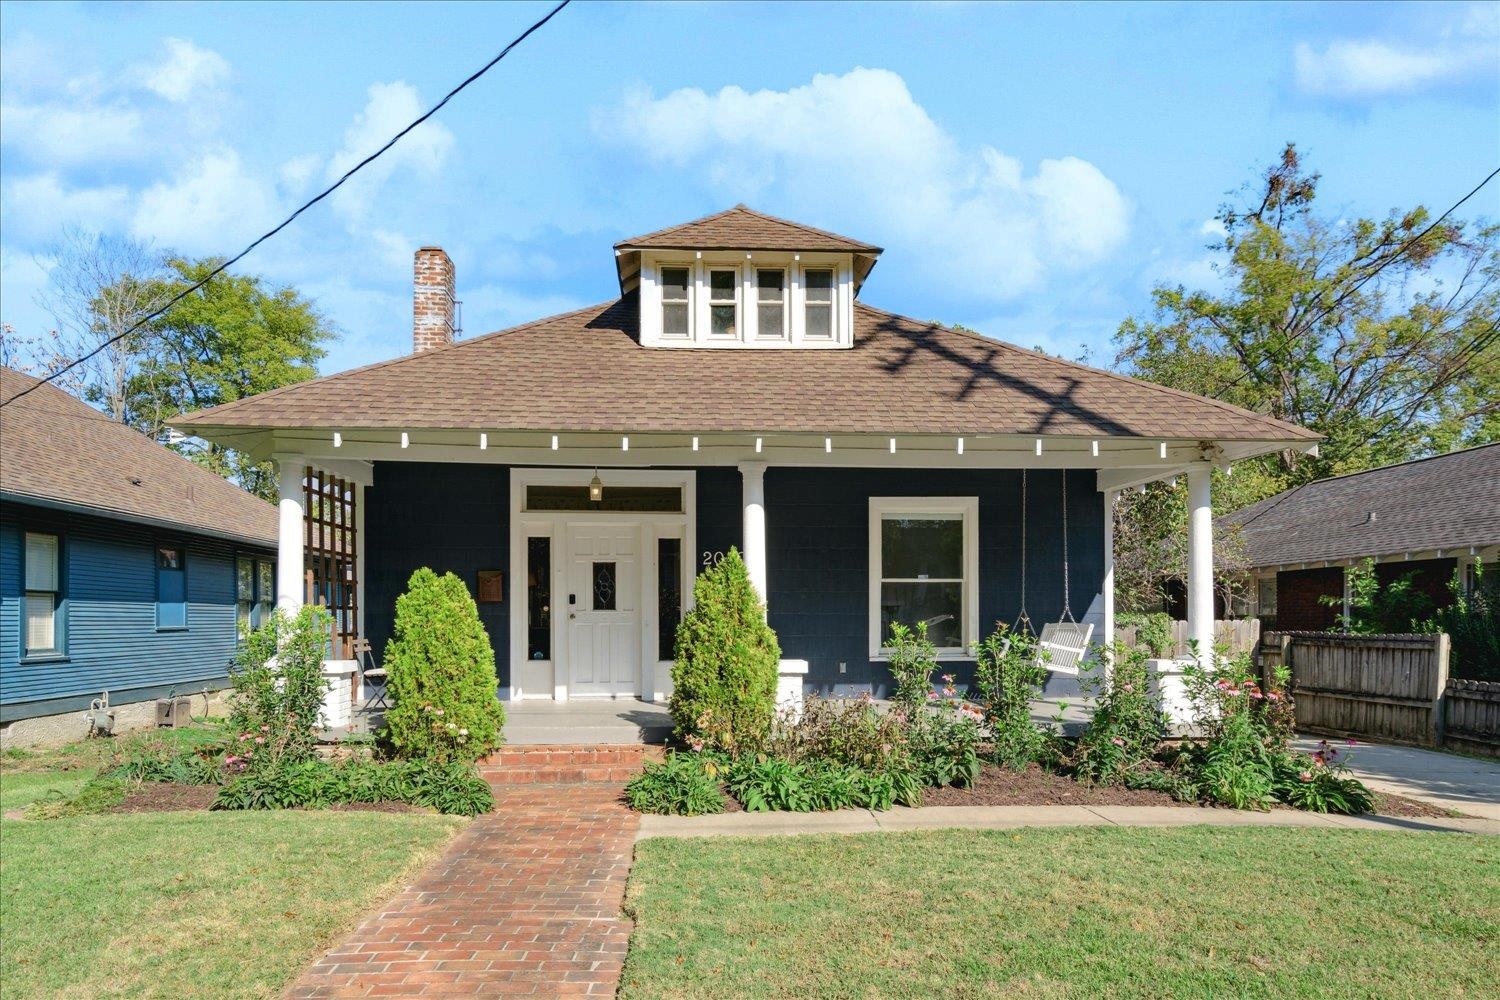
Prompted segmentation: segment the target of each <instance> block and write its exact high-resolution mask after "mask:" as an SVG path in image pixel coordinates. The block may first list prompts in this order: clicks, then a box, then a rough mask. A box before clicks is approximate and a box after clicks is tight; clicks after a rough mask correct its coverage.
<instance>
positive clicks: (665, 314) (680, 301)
mask: <svg viewBox="0 0 1500 1000" xmlns="http://www.w3.org/2000/svg"><path fill="white" fill-rule="evenodd" d="M661 275H662V280H661V331H662V335H663V336H670V337H686V336H689V335H690V334H691V333H692V327H691V325H690V324H691V320H690V318H689V317H690V312H689V309H688V299H689V296H690V295H691V291H690V288H691V285H692V281H693V272H692V270H691V269H689V268H686V267H664V268H662V269H661ZM668 275H673V276H677V275H680V276H681V279H682V280H681V282H680V283H679V282H678V281H677V280H676V278H675V277H674V278H672V279H668V277H667V276H668Z"/></svg>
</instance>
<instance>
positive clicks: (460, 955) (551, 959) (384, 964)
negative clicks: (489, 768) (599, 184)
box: [286, 782, 637, 1000]
mask: <svg viewBox="0 0 1500 1000" xmlns="http://www.w3.org/2000/svg"><path fill="white" fill-rule="evenodd" d="M619 796H620V785H618V784H614V783H602V782H600V783H591V784H574V785H518V786H514V787H510V788H504V789H502V790H500V791H499V794H498V795H497V796H496V798H497V802H496V811H495V812H494V813H492V814H490V815H488V816H483V817H481V818H479V819H477V820H475V821H474V823H473V824H472V825H471V826H470V827H469V828H468V829H467V830H465V831H464V832H463V833H461V834H459V836H458V837H457V838H456V839H455V840H454V842H453V844H452V845H451V846H450V847H449V849H448V852H447V854H445V855H444V856H443V857H442V858H440V859H439V860H438V861H437V862H435V863H434V864H433V865H432V866H431V867H429V868H428V869H427V870H426V871H425V872H423V873H422V875H421V876H420V877H419V878H418V879H417V882H416V884H414V885H413V886H412V887H411V888H409V889H407V890H406V891H405V892H403V893H401V894H400V895H399V896H397V897H396V898H395V899H393V900H391V901H390V903H389V904H387V906H386V907H385V908H384V909H383V910H382V911H381V912H379V913H376V914H373V915H371V916H370V917H368V918H366V920H365V921H364V923H363V924H361V925H360V926H359V928H358V929H357V930H355V932H354V933H353V934H352V935H351V936H350V937H349V939H348V940H347V941H345V942H344V943H343V944H341V945H339V946H338V947H336V948H334V949H333V950H332V951H330V952H328V954H326V955H324V956H323V957H322V958H320V959H319V960H318V961H317V962H316V963H314V965H313V966H312V968H311V969H309V970H308V971H307V972H306V973H305V974H304V975H303V977H302V978H301V980H299V981H298V982H297V983H296V984H294V985H293V986H292V987H291V989H289V990H288V991H287V994H286V995H287V996H288V997H292V998H298V1000H302V998H309V997H437V996H443V997H447V996H514V995H531V996H614V994H615V989H616V987H617V986H618V984H619V980H620V968H621V966H622V965H623V963H624V961H625V949H626V946H627V944H628V943H629V940H630V922H629V921H628V920H626V919H625V918H624V917H623V916H622V915H621V913H620V904H621V902H622V900H623V899H624V895H625V879H626V876H627V875H628V874H629V873H630V862H631V856H632V851H633V842H634V840H635V833H636V826H637V818H636V816H635V814H633V813H631V812H630V811H629V810H628V809H626V808H625V807H624V806H623V805H622V804H620V802H619Z"/></svg>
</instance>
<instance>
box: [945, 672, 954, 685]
mask: <svg viewBox="0 0 1500 1000" xmlns="http://www.w3.org/2000/svg"><path fill="white" fill-rule="evenodd" d="M943 683H944V684H952V683H953V675H952V674H944V675H943Z"/></svg>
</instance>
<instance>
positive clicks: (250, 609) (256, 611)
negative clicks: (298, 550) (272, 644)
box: [234, 556, 276, 633]
mask: <svg viewBox="0 0 1500 1000" xmlns="http://www.w3.org/2000/svg"><path fill="white" fill-rule="evenodd" d="M275 599H276V564H275V563H273V562H271V561H270V560H269V559H256V558H254V557H252V556H239V557H237V558H236V559H235V561H234V605H235V619H236V621H237V622H238V623H239V627H240V631H241V633H244V632H248V631H252V630H254V629H258V628H260V627H261V626H262V625H264V624H265V623H266V620H267V619H269V618H270V617H271V608H272V607H273V606H274V604H275Z"/></svg>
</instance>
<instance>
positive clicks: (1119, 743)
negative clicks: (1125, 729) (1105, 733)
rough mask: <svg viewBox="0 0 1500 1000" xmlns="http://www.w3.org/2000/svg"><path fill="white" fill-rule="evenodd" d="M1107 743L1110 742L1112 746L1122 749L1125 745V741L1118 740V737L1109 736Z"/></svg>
mask: <svg viewBox="0 0 1500 1000" xmlns="http://www.w3.org/2000/svg"><path fill="white" fill-rule="evenodd" d="M1109 741H1110V742H1111V743H1113V744H1114V745H1115V746H1117V747H1122V746H1124V745H1125V741H1124V740H1122V739H1120V737H1118V736H1111V737H1110V738H1109Z"/></svg>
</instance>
